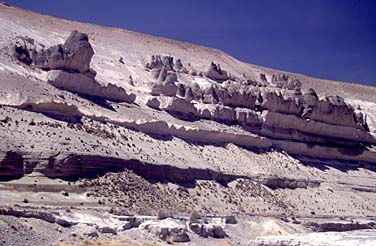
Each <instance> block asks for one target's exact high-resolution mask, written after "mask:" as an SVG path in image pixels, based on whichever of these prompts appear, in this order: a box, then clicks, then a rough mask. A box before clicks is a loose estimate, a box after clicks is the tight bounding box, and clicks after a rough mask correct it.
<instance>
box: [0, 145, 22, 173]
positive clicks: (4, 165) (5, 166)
mask: <svg viewBox="0 0 376 246" xmlns="http://www.w3.org/2000/svg"><path fill="white" fill-rule="evenodd" d="M0 173H1V176H2V177H9V178H17V177H22V176H23V174H24V170H23V158H22V156H21V155H19V154H17V153H16V152H13V151H8V152H5V153H4V152H2V153H0Z"/></svg>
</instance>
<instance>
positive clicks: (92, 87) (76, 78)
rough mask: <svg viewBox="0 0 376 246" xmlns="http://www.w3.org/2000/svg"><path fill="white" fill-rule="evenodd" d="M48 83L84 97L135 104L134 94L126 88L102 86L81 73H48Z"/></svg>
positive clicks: (53, 71)
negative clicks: (129, 92)
mask: <svg viewBox="0 0 376 246" xmlns="http://www.w3.org/2000/svg"><path fill="white" fill-rule="evenodd" d="M48 81H49V83H50V84H52V85H53V86H55V87H57V88H60V89H64V90H67V91H71V92H75V93H79V94H82V95H89V96H97V97H104V98H107V99H109V100H114V101H125V102H133V101H134V100H135V98H136V96H135V95H134V94H128V93H127V92H126V91H125V89H124V88H122V87H119V86H117V85H114V84H108V85H107V86H102V85H101V84H100V83H98V82H97V81H96V80H95V79H94V78H92V77H90V76H86V75H84V74H81V73H69V72H66V71H63V70H51V71H49V72H48Z"/></svg>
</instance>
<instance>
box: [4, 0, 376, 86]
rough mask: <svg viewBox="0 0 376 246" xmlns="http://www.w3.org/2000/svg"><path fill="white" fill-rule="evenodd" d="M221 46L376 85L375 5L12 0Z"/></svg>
mask: <svg viewBox="0 0 376 246" xmlns="http://www.w3.org/2000/svg"><path fill="white" fill-rule="evenodd" d="M6 1H7V2H8V3H10V4H12V5H15V6H18V7H22V8H26V9H30V10H34V11H37V12H42V13H45V14H49V15H53V16H57V17H61V18H66V19H71V20H78V21H84V22H90V23H95V24H100V25H106V26H115V27H120V28H125V29H130V30H134V31H138V32H143V33H148V34H152V35H157V36H163V37H168V38H173V39H177V40H182V41H186V42H191V43H195V44H200V45H205V46H209V47H214V48H218V49H220V50H223V51H225V52H227V53H229V54H231V55H232V56H234V57H236V58H237V59H240V60H242V61H246V62H249V63H253V64H257V65H262V66H266V67H271V68H276V69H281V70H286V71H291V72H297V73H302V74H306V75H310V76H314V77H319V78H326V79H333V80H340V81H350V82H362V83H365V84H369V85H374V86H376V0H174V1H171V0H134V1H130V0H123V1H122V0H64V1H63V0H61V1H58V0H53V1H52V0H51V1H43V0H6Z"/></svg>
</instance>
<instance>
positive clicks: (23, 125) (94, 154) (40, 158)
mask: <svg viewBox="0 0 376 246" xmlns="http://www.w3.org/2000/svg"><path fill="white" fill-rule="evenodd" d="M0 12H1V15H0V31H1V34H2V35H1V37H0V104H1V107H0V136H1V138H0V178H1V179H18V178H20V177H23V176H29V175H32V176H33V175H34V176H35V175H37V176H38V175H39V176H41V177H48V178H62V179H66V180H78V179H80V178H83V177H88V178H93V177H96V176H97V175H103V174H105V173H108V172H112V171H116V172H122V171H124V170H125V169H127V170H131V171H132V172H134V173H136V174H137V175H139V176H140V177H142V178H143V179H145V180H147V182H152V183H153V182H154V183H155V182H156V183H158V182H160V183H162V184H163V183H171V184H178V185H181V186H184V187H187V192H188V193H189V192H196V190H195V189H198V188H197V186H196V183H197V182H201V181H203V180H204V181H207V182H214V183H216V184H220V185H223V187H224V188H223V187H222V186H221V187H222V188H223V189H226V187H230V188H229V189H230V190H231V189H232V190H231V192H233V194H236V196H239V197H242V196H243V195H242V194H243V193H244V192H243V193H242V189H243V188H244V187H243V188H241V189H240V188H239V187H240V186H241V185H238V184H240V183H241V182H243V181H239V180H246V182H249V184H252V185H250V186H252V187H253V188H254V189H257V190H259V191H262V192H259V193H257V194H256V195H254V196H253V195H252V196H251V198H250V197H247V198H244V201H243V200H242V199H240V200H239V201H237V202H236V204H235V205H234V204H233V205H231V206H229V207H227V205H228V203H227V202H224V200H226V199H227V198H226V199H225V198H223V199H224V200H222V201H219V200H218V201H217V202H218V204H220V205H218V206H217V207H216V213H234V211H237V213H244V214H249V213H255V211H256V210H255V207H257V206H261V207H263V209H264V210H259V211H258V213H261V212H262V211H264V213H266V214H271V215H272V216H280V215H282V214H286V213H287V214H292V215H299V216H313V217H315V216H316V215H317V216H333V215H343V216H360V217H362V216H367V215H369V216H371V215H374V211H376V207H375V204H376V201H375V195H374V192H375V187H376V183H375V180H376V179H375V177H376V172H375V170H376V167H375V163H376V148H375V145H376V111H375V110H374V109H375V106H376V89H375V88H374V87H367V86H361V85H355V84H345V83H341V82H335V81H325V80H320V79H315V78H310V77H306V76H303V75H299V74H292V73H289V72H282V71H277V70H272V69H268V68H263V67H259V66H256V65H251V64H246V63H243V62H240V61H238V60H236V59H234V58H233V57H231V56H229V55H227V54H225V53H223V52H220V51H218V50H214V49H210V48H206V47H201V46H196V45H191V44H188V43H182V42H178V41H174V40H169V39H164V38H158V37H152V36H148V35H144V34H140V33H135V32H131V31H127V30H119V29H114V28H105V27H100V26H95V25H90V24H83V23H77V22H69V21H64V20H60V19H56V18H53V17H49V16H43V15H39V14H36V13H32V12H27V11H24V10H20V9H17V8H14V7H8V6H5V5H0ZM93 182H94V181H93ZM145 182H146V181H145ZM237 182H238V183H237ZM239 182H240V183H239ZM94 183H95V182H94ZM235 184H237V185H235ZM192 187H193V188H192ZM102 188H103V187H102ZM107 188H108V189H109V190H106V189H107ZM110 188H111V187H107V186H104V188H103V190H102V192H103V194H106V193H108V192H109V193H111V192H112V191H113V189H112V188H111V189H110ZM222 188H221V189H222ZM200 189H201V188H200ZM205 189H206V188H204V190H205ZM244 189H245V188H244ZM245 192H247V191H245ZM111 194H112V193H111ZM124 194H125V193H124ZM189 194H190V193H189ZM312 194H315V195H312ZM317 194H318V195H317ZM354 194H356V198H352V199H351V200H349V199H348V197H349V196H351V197H352V195H354ZM125 196H126V195H125ZM230 197H231V196H230ZM234 197H235V195H234ZM252 197H253V198H254V199H253V198H252ZM256 198H257V199H259V200H262V202H260V201H258V200H257V199H256ZM187 199H188V198H187ZM189 199H193V200H192V201H194V202H192V203H195V204H196V205H197V206H196V207H194V209H197V210H200V209H201V210H203V211H204V209H203V207H205V206H207V204H210V199H209V198H208V199H206V198H202V197H201V198H200V197H199V196H194V195H192V196H191V197H190V198H189ZM205 199H206V200H205ZM213 199H214V198H213ZM354 199H355V201H354ZM183 200H184V199H183ZM183 200H182V203H184V201H183ZM230 200H231V199H230ZM187 201H188V200H186V201H185V202H187ZM189 201H191V200H189ZM119 202H121V201H119ZM151 204H152V205H153V206H154V207H157V205H156V203H153V202H151ZM187 204H189V202H187ZM260 204H261V205H260ZM336 204H341V206H340V207H339V208H336ZM124 206H125V205H124ZM187 206H188V205H187ZM169 208H170V207H169ZM191 209H193V208H191ZM182 210H184V209H182ZM205 211H206V210H205Z"/></svg>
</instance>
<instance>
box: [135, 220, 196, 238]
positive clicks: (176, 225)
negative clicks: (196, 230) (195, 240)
mask: <svg viewBox="0 0 376 246" xmlns="http://www.w3.org/2000/svg"><path fill="white" fill-rule="evenodd" d="M140 228H141V229H143V230H146V231H148V232H149V233H152V234H154V235H156V236H157V237H158V238H159V239H162V240H164V241H166V240H167V241H170V242H177V243H182V242H189V241H190V239H189V236H188V234H187V228H186V225H185V223H184V222H178V221H176V220H174V219H170V218H167V219H164V220H158V221H146V222H144V223H142V224H141V225H140Z"/></svg>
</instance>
